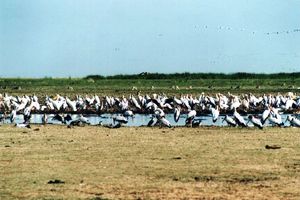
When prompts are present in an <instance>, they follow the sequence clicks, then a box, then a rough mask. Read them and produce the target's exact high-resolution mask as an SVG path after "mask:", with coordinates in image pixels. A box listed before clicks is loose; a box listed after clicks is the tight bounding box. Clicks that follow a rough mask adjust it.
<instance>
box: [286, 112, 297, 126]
mask: <svg viewBox="0 0 300 200" xmlns="http://www.w3.org/2000/svg"><path fill="white" fill-rule="evenodd" d="M286 121H289V122H290V124H291V126H296V127H300V120H299V119H297V118H296V117H293V116H291V115H289V116H287V118H286Z"/></svg>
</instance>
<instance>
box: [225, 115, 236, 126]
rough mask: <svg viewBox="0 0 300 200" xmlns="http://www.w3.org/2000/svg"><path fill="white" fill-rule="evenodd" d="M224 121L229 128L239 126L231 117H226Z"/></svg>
mask: <svg viewBox="0 0 300 200" xmlns="http://www.w3.org/2000/svg"><path fill="white" fill-rule="evenodd" d="M224 121H226V123H227V124H228V125H229V126H233V127H235V126H236V125H237V123H236V121H235V120H234V119H233V118H231V117H229V116H228V115H226V116H225V117H224V119H223V122H224Z"/></svg>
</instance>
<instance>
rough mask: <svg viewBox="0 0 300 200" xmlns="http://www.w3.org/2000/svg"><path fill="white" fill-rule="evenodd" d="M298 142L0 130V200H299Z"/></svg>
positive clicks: (157, 132) (271, 133)
mask: <svg viewBox="0 0 300 200" xmlns="http://www.w3.org/2000/svg"><path fill="white" fill-rule="evenodd" d="M299 137H300V129H295V128H268V129H265V130H257V129H240V128H217V127H211V128H175V129H159V128H120V129H106V128H103V127H91V126H87V127H80V128H79V127H78V128H72V129H68V128H67V127H65V126H45V127H43V126H33V127H32V129H18V128H15V127H12V126H9V125H2V126H1V127H0V199H300V189H299V188H300V140H299ZM266 145H278V146H280V147H281V148H280V149H266V148H265V146H266ZM55 180H56V181H55ZM49 181H50V182H49ZM51 181H52V182H54V184H50V183H51Z"/></svg>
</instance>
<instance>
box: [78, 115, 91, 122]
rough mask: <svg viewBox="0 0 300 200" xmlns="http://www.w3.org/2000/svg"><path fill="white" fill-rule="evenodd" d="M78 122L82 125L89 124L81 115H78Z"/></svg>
mask: <svg viewBox="0 0 300 200" xmlns="http://www.w3.org/2000/svg"><path fill="white" fill-rule="evenodd" d="M78 120H79V121H81V122H82V123H84V124H89V123H90V121H89V119H88V118H86V117H84V116H83V115H82V114H80V115H79V119H78Z"/></svg>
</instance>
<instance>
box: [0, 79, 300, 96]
mask: <svg viewBox="0 0 300 200" xmlns="http://www.w3.org/2000/svg"><path fill="white" fill-rule="evenodd" d="M152 86H153V87H154V89H153V88H152ZM174 86H178V87H179V89H178V90H175V89H174V88H172V87H174ZM190 86H192V88H191V87H190ZM132 87H137V89H138V91H141V92H142V93H154V92H155V93H165V94H168V95H179V94H200V93H201V92H205V93H209V94H215V93H218V92H221V93H227V92H231V93H234V94H240V93H249V92H252V93H255V94H264V93H277V92H282V93H285V92H289V91H292V92H298V91H300V90H299V89H298V88H299V87H300V77H296V78H282V79H274V78H263V79H262V78H259V79H257V78H245V79H228V78H225V79H217V78H214V79H186V78H179V79H95V80H94V79H84V78H74V79H73V78H60V79H59V78H58V79H51V78H44V79H8V78H6V79H4V78H2V79H0V93H9V94H13V95H22V94H33V93H35V94H40V95H45V94H48V95H54V94H57V93H59V94H61V95H75V94H94V93H97V94H100V95H119V96H120V95H123V94H125V95H127V94H130V93H134V94H135V93H136V92H137V91H133V90H132Z"/></svg>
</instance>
